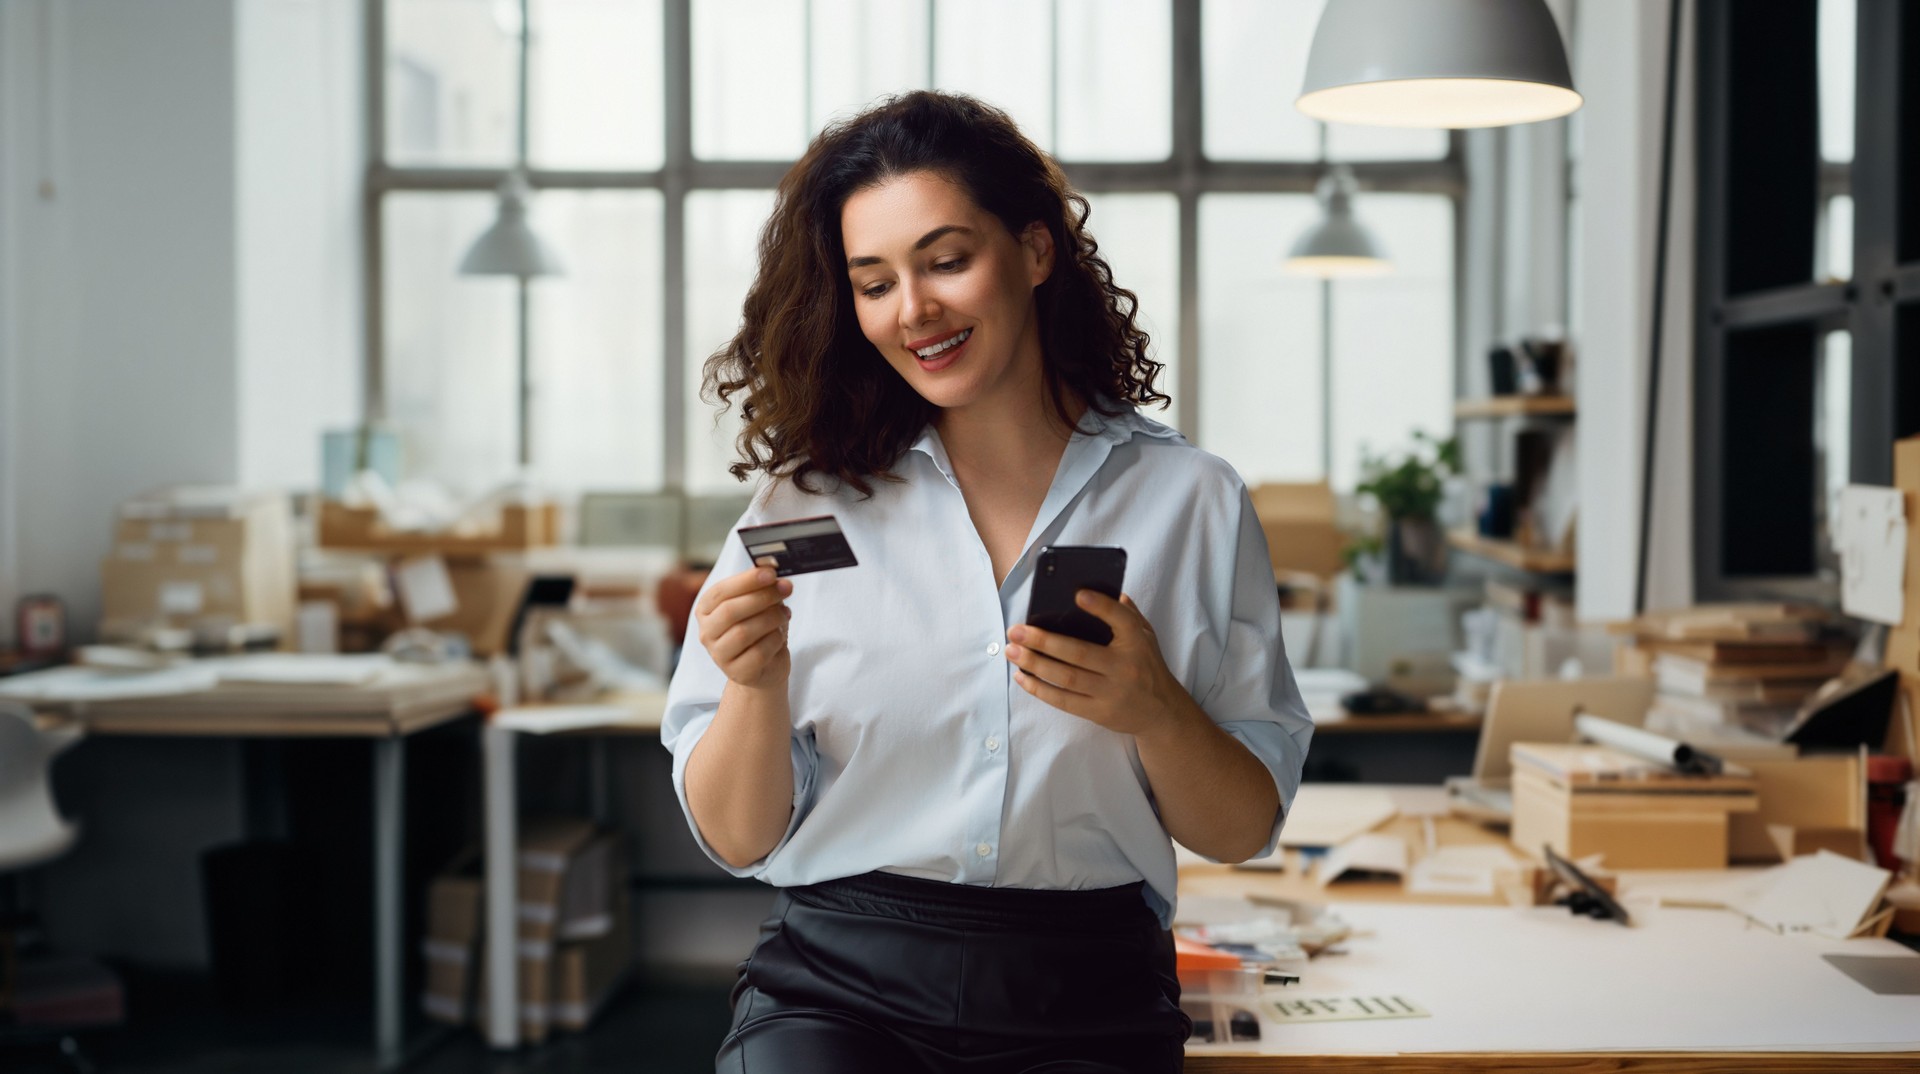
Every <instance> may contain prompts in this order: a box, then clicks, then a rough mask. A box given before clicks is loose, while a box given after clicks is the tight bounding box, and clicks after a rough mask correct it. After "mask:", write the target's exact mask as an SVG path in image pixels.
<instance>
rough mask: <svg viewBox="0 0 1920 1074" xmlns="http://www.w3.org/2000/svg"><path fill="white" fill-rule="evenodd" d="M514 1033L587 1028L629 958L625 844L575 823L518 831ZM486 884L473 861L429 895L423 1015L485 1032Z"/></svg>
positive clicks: (529, 1037)
mask: <svg viewBox="0 0 1920 1074" xmlns="http://www.w3.org/2000/svg"><path fill="white" fill-rule="evenodd" d="M516 874H517V885H518V887H519V907H518V911H517V914H516V918H517V920H518V921H519V929H520V937H519V939H520V942H519V947H520V950H519V964H520V966H519V973H520V995H519V1004H518V1006H519V1010H520V1034H521V1038H522V1039H523V1040H526V1041H528V1042H529V1043H536V1044H537V1043H539V1042H541V1041H543V1040H545V1039H546V1038H547V1036H548V1034H549V1033H551V1032H552V1031H553V1030H555V1029H561V1030H573V1031H578V1030H582V1029H585V1028H586V1027H587V1025H588V1023H590V1022H591V1021H592V1020H593V1016H594V1014H595V1013H597V1012H598V1011H599V1009H600V1008H601V1006H602V1005H604V1004H605V1002H606V1000H607V999H608V998H610V997H611V996H612V994H613V991H614V989H615V988H617V987H618V985H619V983H620V981H621V978H622V977H623V976H624V975H625V973H626V971H627V968H628V967H629V965H630V964H631V961H632V933H631V929H630V924H629V921H628V916H629V914H628V904H627V896H626V854H625V850H624V839H623V838H622V837H621V836H620V834H619V833H617V832H600V831H596V830H595V829H594V827H593V825H591V824H589V823H588V822H586V821H583V820H571V819H556V820H544V821H535V822H530V823H527V824H525V825H523V826H522V829H521V837H520V849H519V857H518V868H517V870H516ZM484 934H485V885H484V883H483V882H482V880H481V875H480V860H479V857H478V855H472V854H470V855H467V856H465V857H463V858H462V859H461V860H460V861H458V862H456V863H455V864H454V866H453V867H452V868H450V869H449V870H448V871H447V872H445V873H444V874H443V875H441V876H440V877H438V878H436V879H435V880H434V881H433V884H432V886H431V887H430V888H429V890H428V894H427V939H426V942H425V944H424V952H425V954H426V959H427V985H426V991H425V994H424V995H423V996H422V999H421V1006H422V1008H423V1009H424V1010H425V1011H426V1013H427V1015H428V1016H429V1017H431V1018H434V1019H436V1020H438V1021H442V1022H447V1023H451V1024H454V1025H465V1024H469V1023H471V1024H474V1025H477V1026H480V1027H481V1028H482V1029H484V1028H485V1024H486V1012H487V1002H486V997H487V988H488V982H487V980H486V972H485V966H486V955H485V950H484V942H483V936H484Z"/></svg>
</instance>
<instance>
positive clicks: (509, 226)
mask: <svg viewBox="0 0 1920 1074" xmlns="http://www.w3.org/2000/svg"><path fill="white" fill-rule="evenodd" d="M530 193H531V189H530V188H529V187H528V186H527V180H526V177H525V176H523V175H521V174H520V172H519V171H518V170H517V169H516V170H515V171H514V172H512V173H511V174H510V175H508V176H507V181H506V182H504V183H502V184H500V212H499V215H498V216H496V217H495V218H494V221H493V226H492V227H489V228H487V230H485V231H483V232H481V233H480V237H479V238H477V239H475V240H474V242H473V245H472V246H471V247H470V248H468V250H467V256H465V257H463V258H461V259H460V274H461V275H462V276H519V277H521V278H523V279H524V278H526V277H529V276H558V275H560V274H561V272H562V271H564V270H563V269H562V268H561V267H560V258H559V256H558V255H556V254H555V253H554V252H553V247H551V246H549V245H547V242H546V240H544V239H542V238H541V237H540V236H539V235H538V234H536V233H535V232H534V230H533V228H532V227H531V226H529V225H528V224H527V198H528V196H529V194H530Z"/></svg>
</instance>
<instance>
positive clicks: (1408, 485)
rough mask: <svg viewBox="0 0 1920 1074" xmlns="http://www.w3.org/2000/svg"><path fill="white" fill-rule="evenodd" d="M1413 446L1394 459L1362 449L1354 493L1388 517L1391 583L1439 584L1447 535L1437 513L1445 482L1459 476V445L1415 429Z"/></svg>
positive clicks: (1388, 556)
mask: <svg viewBox="0 0 1920 1074" xmlns="http://www.w3.org/2000/svg"><path fill="white" fill-rule="evenodd" d="M1413 440H1414V448H1413V450H1411V451H1408V452H1405V453H1403V454H1401V455H1399V456H1398V457H1390V456H1384V455H1374V454H1372V453H1371V452H1367V451H1364V450H1363V451H1362V452H1361V455H1360V482H1359V484H1357V485H1355V486H1354V491H1355V492H1358V493H1360V494H1362V495H1365V496H1371V497H1373V500H1374V502H1375V503H1377V504H1379V507H1380V511H1381V513H1383V514H1384V515H1385V516H1386V526H1385V530H1386V532H1385V540H1384V546H1385V547H1384V551H1385V554H1386V561H1387V572H1386V573H1387V582H1388V584H1390V585H1437V584H1439V582H1440V579H1441V576H1442V575H1443V574H1444V573H1445V571H1446V565H1447V542H1446V534H1444V533H1443V532H1441V527H1440V523H1439V521H1438V520H1437V519H1436V518H1435V514H1436V512H1437V511H1438V509H1439V507H1440V501H1441V498H1442V497H1443V496H1444V495H1445V494H1446V481H1447V478H1448V477H1450V476H1452V475H1454V474H1457V473H1459V472H1460V441H1459V440H1458V439H1456V438H1454V437H1451V436H1450V437H1447V438H1446V439H1444V440H1440V439H1435V438H1434V437H1431V436H1428V435H1427V434H1426V433H1424V432H1421V431H1419V430H1417V429H1416V430H1414V434H1413Z"/></svg>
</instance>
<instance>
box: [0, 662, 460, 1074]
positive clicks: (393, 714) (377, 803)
mask: <svg viewBox="0 0 1920 1074" xmlns="http://www.w3.org/2000/svg"><path fill="white" fill-rule="evenodd" d="M272 659H275V660H284V659H286V658H284V657H279V656H276V657H273V658H272ZM82 671H83V669H71V668H56V669H54V670H53V671H51V672H39V673H34V674H29V675H22V676H17V677H15V678H12V679H9V680H7V681H6V682H5V684H4V687H5V689H4V691H0V692H4V693H6V694H8V695H11V696H16V697H19V698H20V699H21V700H23V701H25V702H27V703H28V704H30V705H32V706H33V708H34V709H35V711H36V712H37V713H42V714H47V715H51V716H54V717H56V718H58V719H60V720H61V721H62V722H63V723H67V724H71V725H77V726H78V728H79V729H80V730H81V731H82V732H83V733H84V734H87V735H152V736H178V735H200V736H218V737H224V738H316V737H333V738H340V737H349V738H367V739H371V740H372V741H373V816H374V830H373V876H374V885H373V920H374V963H373V965H374V1002H373V1009H374V1048H375V1051H376V1053H377V1058H378V1061H379V1064H380V1067H381V1068H382V1069H390V1068H392V1067H395V1066H399V1065H400V1064H401V1063H402V1062H403V1060H404V1058H405V1055H404V1051H405V1041H404V1039H403V1038H404V1029H403V1019H402V1013H403V1010H404V1004H405V1002H406V997H405V996H404V995H403V994H402V990H403V982H404V980H405V975H404V973H403V969H404V951H403V947H402V937H401V935H400V932H401V920H402V905H401V903H402V899H403V897H404V896H403V893H402V891H401V869H402V862H401V853H402V845H401V843H402V835H403V830H404V829H403V827H402V822H403V820H404V817H403V811H404V808H405V801H406V797H405V794H406V787H405V774H406V767H405V763H404V762H405V760H406V753H405V743H406V736H407V735H410V734H413V733H414V732H416V731H424V730H426V729H427V728H429V727H434V726H437V725H439V724H443V723H446V722H448V721H450V720H454V719H457V718H459V717H460V716H462V715H465V714H466V713H467V712H469V711H471V710H472V708H473V698H474V697H475V695H477V694H479V693H481V692H482V691H483V690H485V689H486V688H487V684H488V681H487V676H486V673H485V672H484V671H483V670H482V669H481V668H480V667H479V666H478V665H472V664H451V665H419V664H411V665H396V666H395V667H394V668H393V669H392V672H391V673H390V674H383V676H382V678H381V679H379V680H376V681H374V682H372V683H368V684H366V685H340V686H325V687H305V688H297V687H291V686H236V685H218V686H213V687H210V688H206V689H196V690H191V691H187V692H182V693H173V694H168V695H164V696H148V697H137V696H121V697H113V698H107V699H89V700H78V699H76V698H75V693H76V691H78V689H79V688H78V686H77V685H69V683H77V682H78V680H79V679H80V677H81V674H80V673H81V672H82Z"/></svg>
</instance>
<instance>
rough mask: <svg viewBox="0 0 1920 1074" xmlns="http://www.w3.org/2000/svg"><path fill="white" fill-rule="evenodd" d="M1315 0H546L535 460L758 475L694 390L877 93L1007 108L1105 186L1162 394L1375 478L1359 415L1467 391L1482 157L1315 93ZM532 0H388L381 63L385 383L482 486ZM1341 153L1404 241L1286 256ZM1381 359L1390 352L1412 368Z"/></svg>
mask: <svg viewBox="0 0 1920 1074" xmlns="http://www.w3.org/2000/svg"><path fill="white" fill-rule="evenodd" d="M1320 7H1321V0H1206V2H1205V3H1189V2H1177V0H884V2H882V0H531V2H530V3H529V4H528V5H527V11H528V21H527V31H528V32H527V35H526V39H527V40H528V41H529V45H528V49H527V56H526V62H527V70H528V94H527V99H528V106H527V112H528V115H527V127H528V164H529V178H530V181H531V184H532V186H533V188H534V190H535V193H534V195H533V198H532V202H531V206H532V208H531V219H532V222H533V225H534V227H535V229H536V230H537V231H538V232H539V233H540V234H541V235H543V236H544V237H545V238H546V239H547V240H548V241H549V242H550V243H551V244H552V245H553V246H554V247H555V248H556V250H557V252H558V253H559V255H560V258H561V260H562V261H563V262H564V267H565V272H564V274H562V275H559V276H554V277H543V278H537V279H535V280H533V281H532V282H531V285H530V302H529V308H528V317H529V350H530V380H531V383H532V385H533V403H532V412H531V419H530V426H531V429H532V442H531V450H530V454H531V458H532V465H533V469H534V472H535V474H536V475H537V476H538V477H539V478H540V479H542V480H543V481H545V482H548V483H550V484H552V485H555V486H558V487H561V488H569V489H575V490H578V489H590V488H597V489H609V488H620V489H660V488H667V489H681V490H685V491H687V492H690V493H694V494H710V493H724V492H730V491H734V490H736V489H737V488H738V486H737V484H736V483H735V482H734V481H733V479H732V478H731V477H730V476H729V475H728V474H727V473H726V465H727V463H728V462H729V461H730V460H731V459H732V457H733V447H732V441H733V436H734V433H735V431H736V428H737V417H736V415H735V413H733V412H729V413H728V414H727V415H726V416H725V417H724V418H723V419H722V420H720V422H719V423H718V424H717V425H716V421H715V412H714V408H713V407H711V406H710V405H709V404H708V403H707V402H705V401H703V400H702V399H701V398H700V397H699V387H700V367H701V363H702V362H703V361H704V359H705V358H706V356H707V355H708V354H709V353H711V352H712V351H713V350H714V349H715V348H716V347H718V346H719V345H720V344H721V343H722V342H723V341H724V340H725V339H726V338H727V337H728V336H729V335H730V334H731V333H732V331H733V330H734V327H735V326H736V324H737V322H738V318H739V311H740V300H741V298H742V296H743V294H744V292H745V290H746V287H747V284H748V281H749V279H750V278H751V275H752V272H753V268H754V247H755V240H756V237H757V234H758V231H759V228H760V226H761V224H762V223H763V222H764V221H765V219H766V216H767V212H768V209H769V208H770V206H771V204H772V197H773V188H774V186H775V184H776V183H777V182H778V181H779V179H780V177H781V175H782V174H783V173H784V172H785V171H786V169H787V167H788V166H789V165H790V164H791V162H792V161H793V160H794V159H796V158H797V157H798V156H799V154H800V153H801V152H802V151H803V149H804V148H805V146H806V143H807V141H808V139H809V138H810V137H811V136H812V135H813V134H814V133H815V132H816V131H818V130H819V129H820V127H821V126H822V125H823V124H824V123H826V122H828V121H829V120H830V119H831V118H832V117H834V116H836V115H843V114H846V113H847V112H849V111H851V110H855V109H858V108H860V107H861V106H863V105H864V104H866V103H868V102H870V101H872V100H874V99H875V98H877V97H878V96H880V95H883V94H885V93H889V92H896V91H900V90H906V89H912V88H919V87H935V88H941V89H951V90H959V91H964V92H968V93H973V94H975V95H977V96H980V97H983V98H985V99H987V100H989V101H991V102H993V103H995V104H998V105H1000V106H1001V107H1003V108H1005V109H1007V110H1008V111H1009V112H1010V113H1011V114H1012V115H1013V116H1014V118H1015V119H1016V120H1017V121H1018V122H1019V123H1020V124H1021V125H1022V127H1023V128H1024V129H1025V130H1026V131H1027V132H1028V133H1029V134H1030V135H1031V136H1032V137H1033V138H1034V139H1035V140H1036V141H1038V142H1039V143H1040V144H1041V145H1042V146H1044V147H1045V148H1047V149H1048V150H1049V151H1051V152H1052V153H1053V154H1054V155H1055V156H1056V157H1057V158H1059V159H1060V160H1061V161H1062V163H1063V166H1064V167H1065V169H1066V171H1067V173H1068V175H1069V176H1070V178H1071V179H1072V181H1073V182H1074V183H1075V185H1076V186H1078V187H1079V188H1080V189H1081V190H1082V191H1084V192H1086V193H1087V194H1088V196H1089V198H1090V200H1091V202H1092V205H1093V216H1092V220H1091V228H1092V230H1093V232H1094V234H1095V236H1096V238H1097V239H1098V240H1099V242H1100V244H1101V248H1102V249H1103V250H1104V251H1105V252H1106V253H1107V255H1108V256H1109V259H1110V260H1111V262H1112V263H1113V266H1114V271H1115V276H1116V278H1117V279H1118V280H1119V281H1120V283H1121V284H1122V285H1123V286H1125V287H1128V288H1129V289H1131V290H1133V291H1135V292H1136V293H1138V295H1139V296H1140V300H1141V307H1142V317H1143V319H1144V321H1145V322H1146V325H1147V327H1148V331H1149V332H1150V333H1151V334H1152V336H1153V338H1154V341H1155V350H1156V356H1157V357H1158V359H1159V360H1160V361H1162V362H1164V363H1166V364H1167V366H1168V374H1167V378H1166V380H1165V381H1164V382H1163V384H1162V387H1163V389H1164V390H1166V391H1167V392H1168V394H1170V395H1172V396H1173V398H1174V401H1175V405H1174V407H1173V408H1172V409H1171V410H1170V411H1168V412H1165V413H1155V415H1154V416H1156V417H1159V418H1160V419H1161V420H1164V421H1167V422H1169V423H1170V424H1174V425H1176V426H1178V427H1179V428H1181V429H1182V431H1184V432H1185V433H1187V435H1188V436H1190V437H1191V438H1193V439H1194V440H1195V441H1196V442H1197V443H1199V444H1200V445H1201V446H1202V447H1205V448H1207V449H1209V450H1211V451H1214V452H1216V453H1217V454H1220V455H1222V456H1224V457H1225V458H1227V459H1228V460H1229V461H1230V462H1232V463H1233V464H1234V465H1235V466H1236V467H1237V468H1239V470H1240V471H1241V473H1242V474H1243V475H1245V476H1246V478H1247V479H1248V481H1249V482H1259V481H1262V480H1301V479H1316V478H1321V477H1326V478H1328V479H1330V480H1332V481H1333V482H1334V483H1335V484H1336V485H1337V486H1340V487H1351V485H1352V483H1353V481H1354V478H1355V473H1356V469H1357V464H1358V459H1359V455H1360V452H1361V451H1362V449H1363V448H1371V449H1373V450H1375V451H1384V450H1388V449H1392V448H1395V447H1399V446H1402V445H1404V444H1405V443H1406V442H1407V441H1408V439H1409V434H1410V433H1411V431H1412V430H1414V429H1416V428H1418V429H1424V430H1427V431H1430V432H1439V431H1441V430H1443V429H1444V428H1446V427H1447V426H1448V424H1449V423H1450V421H1451V417H1450V415H1451V401H1452V394H1453V384H1454V374H1453V369H1454V360H1455V356H1454V346H1455V344H1454V340H1455V338H1456V333H1455V309H1456V292H1457V282H1458V281H1456V279H1455V276H1454V266H1455V264H1456V258H1455V255H1454V251H1455V243H1456V237H1455V234H1454V232H1455V222H1456V220H1457V219H1458V206H1459V205H1460V203H1461V195H1462V183H1461V179H1460V174H1461V172H1460V166H1459V162H1458V152H1457V149H1456V147H1455V140H1454V139H1452V138H1451V137H1449V135H1448V134H1447V133H1446V132H1444V131H1406V130H1385V129H1373V128H1357V127H1335V128H1332V129H1329V130H1326V131H1324V132H1323V131H1321V130H1320V129H1319V127H1318V125H1316V124H1315V123H1313V122H1312V121H1310V120H1308V119H1306V118H1304V117H1302V116H1301V115H1299V113H1297V112H1296V111H1295V110H1294V108H1293V104H1292V102H1293V98H1294V96H1295V95H1296V94H1297V92H1298V87H1299V84H1300V80H1301V74H1302V72H1303V70H1304V67H1305V62H1306V54H1307V48H1308V45H1309V43H1310V41H1311V37H1312V33H1313V28H1314V26H1315V24H1316V22H1317V20H1318V18H1319V12H1320ZM520 12H521V4H520V2H519V0H384V2H383V3H379V4H377V5H376V18H375V21H376V27H375V32H374V33H373V34H372V35H370V36H371V39H372V40H373V41H374V47H375V48H376V50H377V52H378V55H377V56H376V62H374V63H372V64H371V65H370V68H371V70H372V71H374V72H375V74H374V77H373V83H372V85H371V86H370V96H371V100H372V109H373V112H372V118H373V119H374V121H375V122H374V130H375V144H374V146H373V151H374V152H373V156H374V163H373V165H372V167H371V169H370V172H369V179H368V192H369V205H370V207H371V210H370V219H369V224H368V227H369V240H370V249H371V250H373V251H374V255H373V256H372V257H370V259H369V269H370V274H371V275H372V277H373V279H372V281H371V288H372V290H371V292H370V294H369V298H370V303H369V308H370V310H371V311H372V321H373V327H372V330H371V332H370V334H369V338H370V343H369V352H370V353H369V369H368V383H369V385H370V389H369V402H368V408H369V411H370V414H369V417H370V418H374V419H378V420H383V421H385V422H386V423H388V424H389V425H391V426H392V427H393V428H394V429H396V430H397V431H398V432H399V433H400V434H401V436H402V437H403V445H404V448H405V451H406V455H407V458H408V460H409V464H408V470H409V472H410V473H412V474H414V475H416V476H423V477H428V478H433V479H436V480H440V481H443V482H445V483H447V484H449V485H452V486H455V487H456V488H459V489H464V490H479V489H482V488H485V487H487V486H489V485H491V484H495V483H498V482H500V481H502V480H505V479H506V478H507V477H509V476H510V475H512V473H513V472H514V466H515V434H514V428H515V421H516V407H517V402H516V400H517V389H516V376H517V364H516V363H517V339H518V337H517V334H516V331H517V328H516V325H517V320H516V318H517V315H518V314H517V305H516V302H517V299H516V283H515V281H513V280H512V279H511V278H506V279H502V278H488V277H463V276H461V275H459V274H458V272H457V265H458V263H459V261H460V258H461V256H462V253H463V252H464V250H465V249H466V248H467V246H468V245H470V244H471V243H472V241H473V239H474V238H475V237H476V236H477V235H478V234H479V233H480V232H481V231H482V230H484V229H485V228H486V226H487V225H488V223H489V222H490V221H491V219H492V216H493V206H494V197H493V193H492V192H493V189H494V188H495V187H496V186H497V185H498V184H499V183H500V182H501V180H502V179H503V178H504V177H505V175H506V173H507V170H508V169H509V168H510V167H511V166H512V164H513V163H514V160H515V154H516V131H517V127H518V122H519V115H518V107H519V106H518V100H519V94H518V90H517V81H516V78H517V71H518V66H519V63H520V53H519V49H520V42H521V40H522V35H521V17H520ZM1329 161H1338V162H1343V163H1348V164H1350V165H1351V166H1352V168H1353V170H1354V172H1355V174H1356V176H1357V178H1358V180H1359V183H1360V187H1361V191H1362V193H1361V195H1360V197H1359V199H1358V200H1357V202H1356V207H1357V211H1358V215H1359V217H1360V219H1361V220H1362V221H1363V222H1364V223H1366V224H1367V225H1368V226H1370V227H1371V228H1372V229H1373V231H1374V233H1375V234H1376V235H1377V236H1378V238H1379V239H1380V241H1381V243H1382V245H1383V246H1385V247H1386V253H1387V256H1388V258H1389V259H1390V260H1391V261H1392V263H1393V266H1394V271H1393V273H1392V274H1391V275H1389V276H1386V277H1382V278H1377V279H1368V280H1360V281H1353V282H1337V283H1332V284H1323V283H1321V282H1319V281H1314V280H1307V279H1301V278H1297V277H1292V276H1287V275H1285V274H1284V273H1283V271H1282V261H1283V260H1284V258H1285V255H1286V252H1287V249H1288V247H1289V246H1290V245H1291V244H1292V242H1293V240H1294V237H1295V236H1296V235H1298V234H1299V233H1300V231H1301V230H1302V229H1303V228H1305V227H1306V226H1307V224H1308V223H1309V222H1310V221H1311V220H1312V219H1313V215H1314V213H1315V212H1316V207H1315V203H1314V201H1313V197H1312V191H1313V187H1314V183H1315V181H1316V180H1317V179H1318V178H1319V176H1320V175H1321V173H1322V171H1323V170H1324V168H1325V166H1326V163H1327V162H1329ZM1386 386H1391V388H1390V389H1388V388H1387V387H1386Z"/></svg>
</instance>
